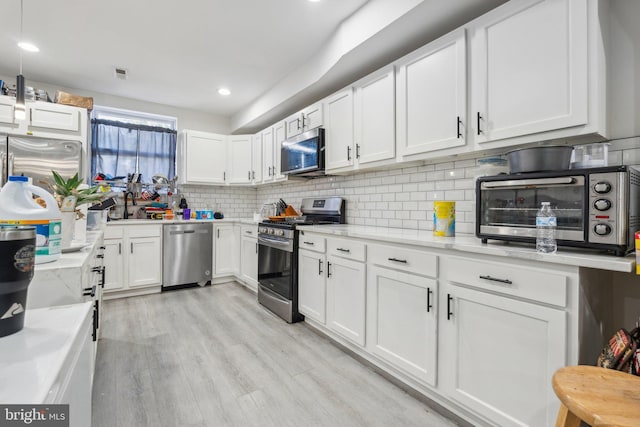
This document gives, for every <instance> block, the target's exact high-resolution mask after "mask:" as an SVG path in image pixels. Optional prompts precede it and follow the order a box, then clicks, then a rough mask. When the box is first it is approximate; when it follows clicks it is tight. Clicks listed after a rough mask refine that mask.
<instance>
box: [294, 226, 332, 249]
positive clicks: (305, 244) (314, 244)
mask: <svg viewBox="0 0 640 427" xmlns="http://www.w3.org/2000/svg"><path fill="white" fill-rule="evenodd" d="M298 242H299V244H300V249H307V250H310V251H314V252H320V253H322V254H323V253H324V252H325V250H326V249H327V246H326V239H325V238H324V237H322V236H319V235H317V234H309V233H305V232H304V231H301V232H300V236H299V238H298Z"/></svg>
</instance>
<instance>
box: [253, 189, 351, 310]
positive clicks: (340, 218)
mask: <svg viewBox="0 0 640 427" xmlns="http://www.w3.org/2000/svg"><path fill="white" fill-rule="evenodd" d="M300 209H301V211H302V216H301V217H299V218H292V219H290V220H288V221H269V220H265V221H263V222H261V223H260V224H259V226H258V282H259V286H258V301H259V302H260V304H262V305H263V306H265V307H266V308H268V309H269V310H271V311H272V312H273V313H275V314H277V315H278V316H280V317H281V318H283V319H284V320H286V321H287V322H289V323H294V322H299V321H301V320H303V319H304V316H303V315H301V314H300V313H299V312H298V231H297V230H296V226H298V225H321V224H344V223H345V218H346V211H345V200H344V199H343V198H341V197H318V198H312V199H303V200H302V205H301V208H300Z"/></svg>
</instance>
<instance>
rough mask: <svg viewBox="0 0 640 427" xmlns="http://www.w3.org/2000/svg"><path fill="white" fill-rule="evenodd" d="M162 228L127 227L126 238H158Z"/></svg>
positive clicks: (157, 226) (151, 226)
mask: <svg viewBox="0 0 640 427" xmlns="http://www.w3.org/2000/svg"><path fill="white" fill-rule="evenodd" d="M161 235H162V226H161V225H158V224H153V225H132V226H129V227H127V237H160V236H161Z"/></svg>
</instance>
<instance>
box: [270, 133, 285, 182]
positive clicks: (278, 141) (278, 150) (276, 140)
mask: <svg viewBox="0 0 640 427" xmlns="http://www.w3.org/2000/svg"><path fill="white" fill-rule="evenodd" d="M286 130H287V129H286V126H285V123H284V122H283V121H282V122H278V123H276V124H275V125H273V159H274V160H273V167H274V174H275V175H274V180H275V181H284V180H286V179H287V175H283V174H282V165H281V159H282V142H283V141H284V140H285V139H286V138H287V132H286Z"/></svg>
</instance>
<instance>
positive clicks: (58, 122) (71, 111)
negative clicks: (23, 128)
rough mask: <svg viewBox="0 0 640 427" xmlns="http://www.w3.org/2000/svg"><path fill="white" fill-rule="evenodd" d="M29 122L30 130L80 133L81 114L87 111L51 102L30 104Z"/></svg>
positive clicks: (28, 107)
mask: <svg viewBox="0 0 640 427" xmlns="http://www.w3.org/2000/svg"><path fill="white" fill-rule="evenodd" d="M27 110H28V111H27V120H28V122H29V128H45V129H57V130H64V131H71V132H79V131H80V114H81V112H84V114H86V110H82V109H80V108H73V107H69V106H66V105H60V104H53V103H51V102H28V103H27Z"/></svg>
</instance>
